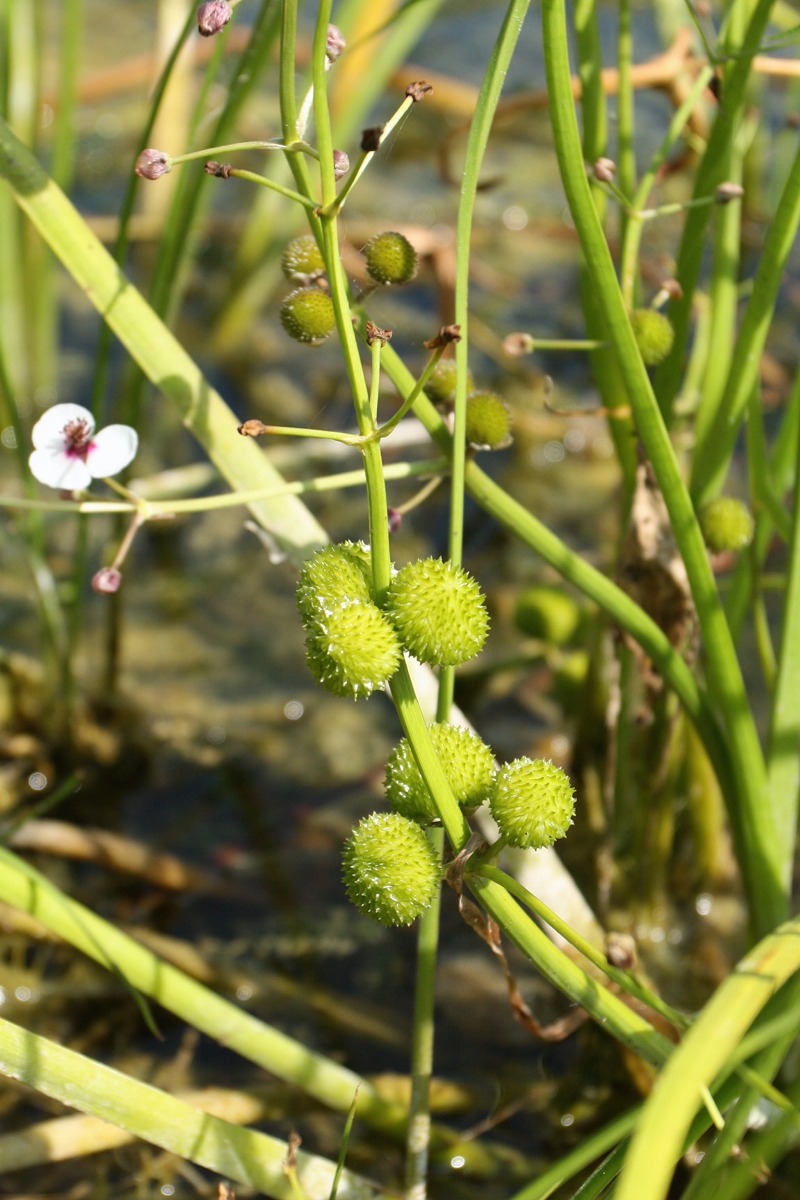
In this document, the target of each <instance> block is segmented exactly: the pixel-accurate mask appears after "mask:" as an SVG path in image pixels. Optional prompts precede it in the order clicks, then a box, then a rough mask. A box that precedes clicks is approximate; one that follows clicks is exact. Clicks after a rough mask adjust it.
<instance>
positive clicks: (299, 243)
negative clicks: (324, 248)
mask: <svg viewBox="0 0 800 1200" xmlns="http://www.w3.org/2000/svg"><path fill="white" fill-rule="evenodd" d="M281 268H282V270H283V273H284V275H285V276H286V278H287V279H291V280H292V282H293V283H308V282H310V281H311V280H312V279H318V278H319V276H320V275H324V274H325V263H324V261H323V258H322V255H321V253H320V249H319V246H318V245H317V240H316V238H315V237H314V236H313V234H310V233H303V234H301V235H300V236H299V237H296V238H292V240H291V241H290V242H288V243H287V245H286V248H285V250H284V252H283V254H282V256H281Z"/></svg>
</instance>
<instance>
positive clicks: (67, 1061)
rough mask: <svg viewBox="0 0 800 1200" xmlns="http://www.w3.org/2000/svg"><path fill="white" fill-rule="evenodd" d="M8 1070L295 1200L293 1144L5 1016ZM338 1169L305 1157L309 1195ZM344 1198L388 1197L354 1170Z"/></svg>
mask: <svg viewBox="0 0 800 1200" xmlns="http://www.w3.org/2000/svg"><path fill="white" fill-rule="evenodd" d="M0 1067H1V1069H2V1073H3V1074H4V1075H5V1076H7V1077H8V1078H11V1079H18V1080H20V1082H22V1083H24V1084H26V1085H27V1087H30V1088H35V1090H36V1091H37V1092H40V1093H42V1094H43V1095H45V1096H50V1097H52V1098H53V1099H55V1100H59V1101H60V1102H61V1103H62V1104H66V1105H69V1107H70V1108H77V1109H78V1110H79V1111H80V1112H85V1113H91V1114H92V1115H93V1116H96V1117H99V1118H101V1119H102V1120H104V1121H108V1122H110V1123H111V1124H112V1125H117V1126H119V1127H121V1128H122V1129H126V1130H128V1132H129V1133H132V1134H134V1135H135V1136H136V1137H137V1138H143V1139H144V1141H146V1142H150V1143H152V1145H154V1146H161V1147H162V1148H163V1149H164V1150H169V1151H170V1152H171V1153H172V1154H177V1155H178V1156H179V1157H181V1158H185V1159H188V1160H189V1162H194V1163H198V1164H199V1165H200V1166H202V1167H206V1168H208V1170H210V1171H213V1172H214V1174H215V1175H218V1176H221V1177H222V1178H226V1179H232V1180H235V1181H236V1182H237V1183H242V1184H246V1185H248V1186H249V1187H252V1188H254V1189H256V1190H257V1191H258V1192H259V1193H260V1194H263V1195H265V1196H272V1197H275V1200H294V1192H293V1189H292V1185H291V1183H290V1181H289V1178H288V1176H287V1174H286V1170H285V1163H286V1150H287V1147H286V1143H285V1142H281V1141H279V1140H278V1139H277V1138H274V1137H270V1136H269V1135H268V1134H266V1133H261V1132H259V1131H257V1130H255V1129H243V1128H242V1127H241V1126H239V1125H234V1124H232V1123H231V1122H230V1121H226V1120H223V1119H222V1118H221V1117H215V1116H211V1115H210V1114H209V1113H206V1112H203V1111H201V1109H199V1108H196V1107H195V1106H194V1105H192V1104H190V1103H189V1102H188V1101H186V1100H183V1099H180V1098H179V1097H178V1096H171V1095H170V1094H169V1093H168V1092H164V1091H161V1089H160V1088H156V1087H153V1086H152V1085H151V1084H148V1083H141V1082H139V1080H137V1079H133V1078H132V1077H131V1076H130V1075H123V1074H122V1073H121V1072H120V1071H115V1070H114V1069H113V1068H111V1067H107V1066H104V1065H103V1063H99V1062H96V1061H94V1060H92V1059H89V1058H86V1057H85V1056H84V1055H82V1054H77V1053H76V1052H75V1051H74V1050H69V1049H67V1048H66V1047H65V1046H60V1045H59V1044H58V1043H57V1042H53V1041H50V1040H49V1039H47V1038H43V1037H39V1036H38V1035H37V1034H35V1033H31V1032H30V1031H29V1030H27V1029H21V1028H20V1027H19V1026H18V1025H12V1024H11V1022H10V1021H5V1020H3V1019H2V1018H0ZM335 1172H336V1165H335V1164H334V1163H332V1162H329V1161H328V1160H327V1159H325V1158H320V1157H319V1156H318V1155H315V1154H307V1153H305V1152H303V1151H300V1152H299V1153H298V1156H297V1176H298V1179H299V1180H300V1183H301V1185H302V1186H303V1188H304V1190H305V1194H306V1195H309V1196H323V1195H328V1194H329V1192H330V1186H331V1183H332V1181H333V1177H334V1174H335ZM339 1196H340V1197H341V1200H348V1198H350V1200H378V1198H379V1197H381V1196H384V1197H388V1193H386V1192H383V1191H377V1190H376V1188H375V1185H374V1184H372V1183H368V1182H367V1181H366V1180H365V1179H361V1178H360V1177H359V1176H358V1175H354V1174H353V1173H352V1172H350V1171H346V1172H344V1173H343V1174H342V1176H341V1178H340V1180H339Z"/></svg>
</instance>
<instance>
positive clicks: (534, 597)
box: [514, 586, 583, 646]
mask: <svg viewBox="0 0 800 1200" xmlns="http://www.w3.org/2000/svg"><path fill="white" fill-rule="evenodd" d="M582 619H583V613H582V611H581V607H580V605H579V604H577V603H576V602H575V601H574V600H573V598H572V596H570V595H568V593H567V592H564V591H561V589H560V588H552V587H543V586H533V587H529V588H526V589H525V591H524V592H523V593H522V595H521V596H520V597H519V599H518V600H517V606H516V608H515V610H514V620H515V622H516V625H517V628H518V629H519V630H521V632H522V633H525V634H527V635H528V637H533V638H539V639H540V640H541V641H543V642H549V643H550V645H552V646H566V645H567V643H568V642H571V641H572V640H573V639H574V637H575V636H576V634H577V633H578V631H579V629H580V627H581V622H582Z"/></svg>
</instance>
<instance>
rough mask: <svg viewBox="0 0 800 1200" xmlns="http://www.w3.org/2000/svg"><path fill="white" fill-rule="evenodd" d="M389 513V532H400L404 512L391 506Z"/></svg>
mask: <svg viewBox="0 0 800 1200" xmlns="http://www.w3.org/2000/svg"><path fill="white" fill-rule="evenodd" d="M388 515H389V533H399V532H400V526H401V525H402V524H403V514H402V513H401V512H399V511H398V510H397V509H396V508H390V509H389V511H388Z"/></svg>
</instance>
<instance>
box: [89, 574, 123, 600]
mask: <svg viewBox="0 0 800 1200" xmlns="http://www.w3.org/2000/svg"><path fill="white" fill-rule="evenodd" d="M121 583H122V572H121V571H118V570H117V568H116V567H101V568H100V570H99V571H98V572H97V574H96V575H94V576H93V578H92V591H93V592H97V594H98V595H99V596H113V595H114V592H118V591H119V588H120V584H121Z"/></svg>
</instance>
